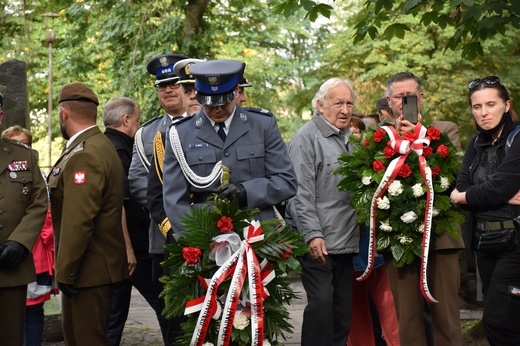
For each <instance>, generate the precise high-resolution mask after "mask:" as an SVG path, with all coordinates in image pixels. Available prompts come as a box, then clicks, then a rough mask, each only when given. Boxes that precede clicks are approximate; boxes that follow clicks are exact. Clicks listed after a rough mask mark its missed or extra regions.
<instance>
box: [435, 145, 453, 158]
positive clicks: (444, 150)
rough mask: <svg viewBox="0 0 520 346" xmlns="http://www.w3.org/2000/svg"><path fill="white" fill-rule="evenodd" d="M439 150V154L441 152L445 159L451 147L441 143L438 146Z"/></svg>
mask: <svg viewBox="0 0 520 346" xmlns="http://www.w3.org/2000/svg"><path fill="white" fill-rule="evenodd" d="M437 152H438V153H439V154H441V157H442V158H443V159H445V158H447V157H448V154H449V153H450V149H448V147H447V146H445V145H444V144H441V145H439V147H438V148H437Z"/></svg>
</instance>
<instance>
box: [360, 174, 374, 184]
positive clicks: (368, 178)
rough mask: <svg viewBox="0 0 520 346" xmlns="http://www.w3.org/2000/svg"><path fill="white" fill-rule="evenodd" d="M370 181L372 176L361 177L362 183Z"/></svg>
mask: <svg viewBox="0 0 520 346" xmlns="http://www.w3.org/2000/svg"><path fill="white" fill-rule="evenodd" d="M371 181H372V177H367V176H366V175H364V176H363V178H361V182H362V183H363V185H370V182H371Z"/></svg>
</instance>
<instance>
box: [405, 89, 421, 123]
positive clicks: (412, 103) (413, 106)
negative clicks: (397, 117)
mask: <svg viewBox="0 0 520 346" xmlns="http://www.w3.org/2000/svg"><path fill="white" fill-rule="evenodd" d="M402 105H403V117H404V120H408V121H409V122H411V123H412V124H417V121H418V120H419V119H418V118H419V110H418V109H417V95H406V96H403V97H402Z"/></svg>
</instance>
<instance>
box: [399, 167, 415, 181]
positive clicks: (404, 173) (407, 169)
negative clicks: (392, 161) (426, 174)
mask: <svg viewBox="0 0 520 346" xmlns="http://www.w3.org/2000/svg"><path fill="white" fill-rule="evenodd" d="M399 175H400V176H401V177H403V178H408V177H409V176H410V175H412V170H411V169H410V166H408V164H407V163H404V164H403V165H402V166H401V170H400V171H399Z"/></svg>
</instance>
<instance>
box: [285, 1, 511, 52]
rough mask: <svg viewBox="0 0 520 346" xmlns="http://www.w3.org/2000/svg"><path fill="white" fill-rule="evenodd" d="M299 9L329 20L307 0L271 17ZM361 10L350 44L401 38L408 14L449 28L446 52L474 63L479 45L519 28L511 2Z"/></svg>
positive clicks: (370, 5)
mask: <svg viewBox="0 0 520 346" xmlns="http://www.w3.org/2000/svg"><path fill="white" fill-rule="evenodd" d="M338 2H339V1H338ZM327 6H328V5H327ZM299 8H303V9H305V11H307V16H306V17H309V19H310V20H311V21H315V20H316V19H317V18H318V15H322V16H324V17H327V18H329V17H330V14H329V13H328V12H330V11H331V9H330V8H328V7H326V8H327V11H323V9H322V5H320V4H316V3H315V2H313V1H308V0H286V1H284V2H283V3H281V4H279V5H277V6H276V7H275V13H283V14H284V15H285V16H290V15H292V14H293V13H294V11H295V10H296V9H299ZM365 8H366V12H365V15H364V16H362V17H360V18H359V19H358V20H357V22H356V24H355V30H356V34H355V38H354V44H357V43H359V42H361V41H363V40H364V39H366V37H367V35H368V36H369V37H370V38H371V39H375V38H376V37H378V36H379V34H381V35H382V37H383V38H384V39H387V40H390V39H392V38H393V37H397V38H404V35H405V32H406V31H409V28H408V27H407V26H406V25H404V24H403V23H402V22H401V18H402V15H403V14H404V15H406V14H411V15H413V16H421V17H422V18H421V23H422V24H423V25H424V26H427V27H428V26H430V25H431V26H439V27H440V28H441V29H445V28H446V27H453V28H454V29H455V32H456V33H455V34H454V35H453V36H452V37H451V38H450V39H449V41H448V42H447V44H446V49H452V50H455V49H457V48H458V47H459V46H461V47H462V50H461V55H462V57H463V58H469V59H475V58H476V57H477V56H482V55H484V50H483V48H482V45H481V43H482V42H483V41H486V40H489V39H491V38H493V37H495V35H497V34H502V35H504V34H505V32H506V30H507V29H508V28H516V29H519V28H520V3H519V2H518V1H511V0H476V1H463V0H451V1H450V0H433V1H426V0H399V1H392V0H365ZM388 23H391V24H390V25H388ZM384 26H386V28H385V29H384V30H383V27H384Z"/></svg>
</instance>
